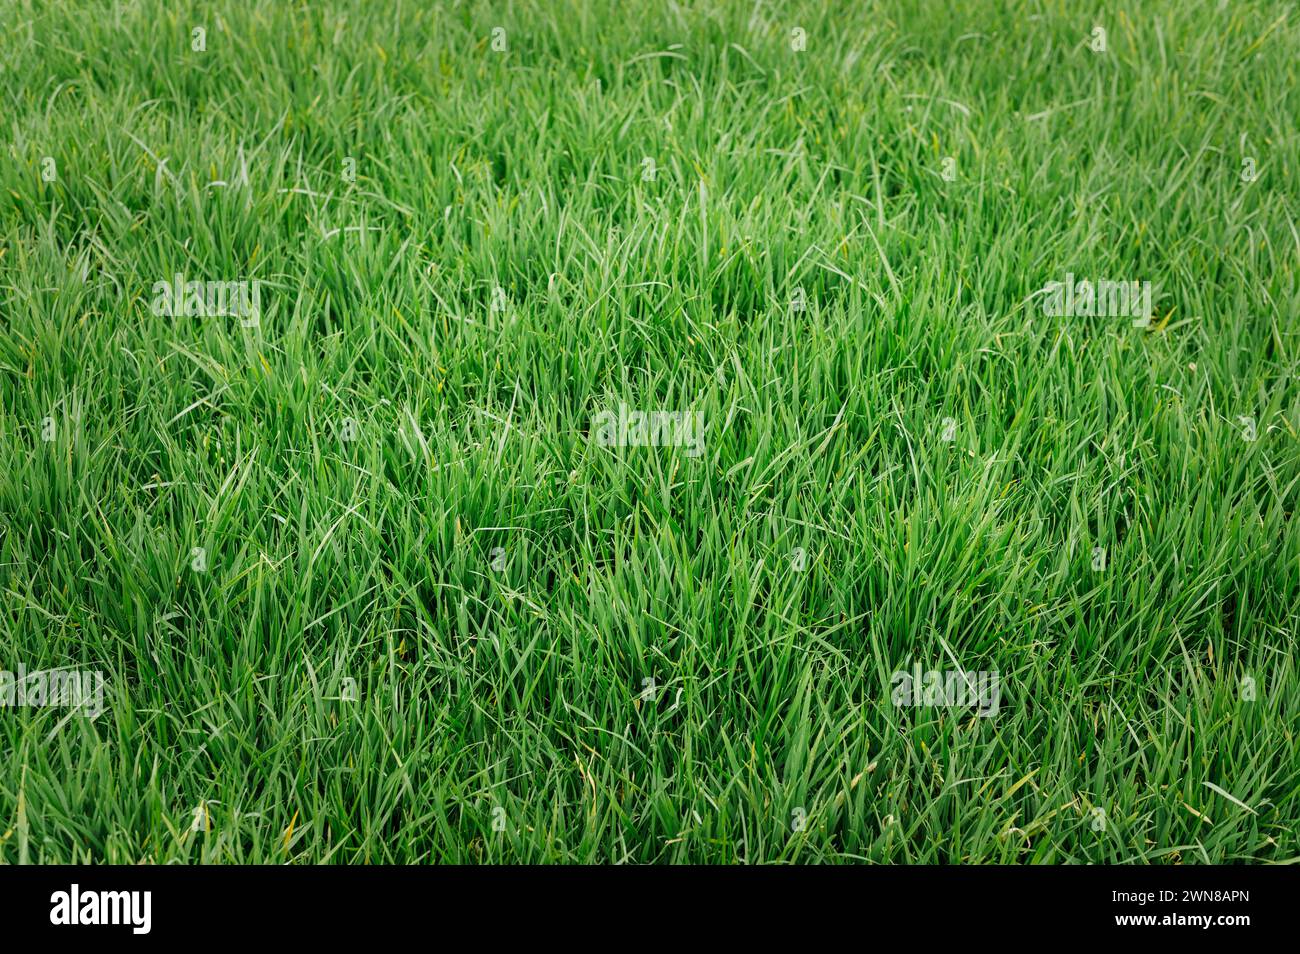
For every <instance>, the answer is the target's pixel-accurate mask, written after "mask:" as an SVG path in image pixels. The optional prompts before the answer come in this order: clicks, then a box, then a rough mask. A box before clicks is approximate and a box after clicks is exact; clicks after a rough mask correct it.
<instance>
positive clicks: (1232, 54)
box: [0, 0, 1300, 863]
mask: <svg viewBox="0 0 1300 954" xmlns="http://www.w3.org/2000/svg"><path fill="white" fill-rule="evenodd" d="M426 6H430V7H432V6H433V5H431V4H430V5H426V4H423V3H413V2H409V0H407V2H402V3H396V2H392V3H382V4H380V3H374V4H349V3H345V2H342V0H322V2H312V3H310V4H308V3H292V2H281V0H274V2H273V0H255V2H247V3H234V2H215V3H202V4H199V3H186V2H182V3H163V2H161V0H138V2H126V3H121V4H110V3H106V2H93V3H78V4H68V3H30V2H13V0H0V96H2V100H0V103H2V105H3V112H4V116H3V125H4V127H5V133H4V134H3V139H0V154H2V156H0V158H2V159H3V161H2V162H0V400H2V401H3V406H2V408H0V466H2V468H3V470H2V473H3V478H2V479H0V669H8V670H16V669H17V666H18V665H19V664H21V665H24V666H25V667H26V668H27V669H28V670H36V669H42V668H53V667H57V666H74V667H81V668H88V669H98V670H101V671H102V672H103V673H104V674H105V678H106V680H107V698H106V705H107V709H106V711H105V712H104V714H103V715H101V716H100V717H99V719H98V720H95V721H91V720H89V719H86V718H83V717H80V716H75V715H74V716H73V717H71V718H69V715H70V713H69V712H68V711H67V710H66V709H60V708H55V707H46V708H4V709H0V753H2V754H3V758H2V759H0V861H4V862H16V861H32V862H74V861H75V862H85V861H106V862H115V863H135V862H141V861H144V862H159V863H161V862H168V861H172V862H174V861H183V862H258V863H275V862H284V861H291V862H300V863H308V862H349V863H357V862H371V863H381V862H400V863H407V862H431V861H458V862H477V861H490V862H501V861H508V862H515V861H525V862H685V861H693V862H791V861H797V862H806V861H860V860H867V861H872V862H889V863H915V862H942V863H955V862H962V863H971V862H976V863H1008V862H1016V863H1019V862H1024V863H1040V862H1051V863H1065V862H1073V863H1084V862H1094V863H1113V862H1153V863H1180V862H1181V863H1198V862H1200V863H1204V862H1216V863H1218V862H1238V861H1256V862H1273V861H1289V860H1294V859H1296V858H1297V857H1298V856H1300V834H1298V832H1297V825H1298V824H1300V740H1298V739H1297V737H1296V731H1297V726H1298V725H1300V672H1297V668H1296V664H1295V661H1294V658H1293V653H1294V650H1295V648H1296V642H1297V632H1298V631H1300V528H1298V527H1297V520H1296V515H1295V507H1296V501H1297V496H1298V495H1300V440H1298V439H1297V435H1298V434H1300V361H1298V360H1297V358H1298V356H1300V339H1298V333H1300V321H1298V315H1300V281H1298V276H1297V265H1298V264H1300V232H1298V228H1300V227H1298V226H1297V224H1296V213H1297V196H1298V195H1300V168H1298V167H1297V160H1298V159H1300V148H1298V147H1300V135H1298V134H1297V131H1296V122H1295V121H1296V117H1297V116H1300V91H1298V90H1300V82H1298V80H1300V77H1298V76H1297V62H1298V60H1297V55H1296V54H1297V49H1300V16H1298V15H1297V12H1296V10H1295V7H1294V5H1292V4H1289V3H1278V2H1249V0H1243V2H1231V3H1220V2H1204V0H1158V2H1152V3H1141V4H1128V5H1125V4H1118V3H1112V2H1105V3H1103V4H1101V5H1100V8H1099V9H1096V8H1092V7H1089V8H1087V9H1079V8H1077V5H1073V4H1071V5H1068V6H1067V5H1066V4H1063V3H1058V2H1033V0H1022V2H1006V3H997V4H994V3H991V2H990V3H974V4H964V3H963V4H955V5H952V4H947V3H939V2H938V0H932V2H920V3H918V2H903V0H885V2H878V3H867V2H858V0H842V2H841V0H834V2H826V3H814V2H804V3H790V4H776V3H762V2H760V3H741V2H734V3H723V2H718V3H714V2H703V0H700V2H686V3H682V2H678V3H671V4H666V3H652V4H647V5H640V4H638V5H618V6H616V5H614V4H613V3H607V2H575V0H535V2H534V0H520V2H510V3H498V4H487V3H459V4H439V5H437V8H436V9H426ZM1097 24H1101V25H1104V26H1105V27H1106V30H1107V50H1106V52H1104V53H1099V52H1094V51H1093V50H1092V49H1091V48H1090V45H1089V44H1090V41H1091V31H1092V28H1093V27H1094V25H1097ZM196 26H204V27H205V28H206V31H207V33H206V50H205V51H203V52H196V51H194V50H192V49H191V37H192V34H191V30H192V29H193V28H194V27H196ZM495 27H502V28H504V29H505V31H506V33H505V37H506V42H507V45H508V48H507V50H506V51H504V52H499V51H497V50H494V49H493V42H492V36H493V29H494V28H495ZM795 27H799V28H800V29H803V30H804V31H806V38H807V40H806V49H805V50H803V51H796V50H794V49H792V41H791V36H792V34H791V30H792V29H793V28H795ZM47 156H48V157H51V158H53V160H54V169H55V173H56V176H55V178H54V179H53V181H46V178H45V177H43V175H42V171H43V160H44V158H45V157H47ZM348 157H352V158H353V159H354V160H355V169H356V176H355V181H349V178H348V177H346V176H345V174H344V172H345V166H347V165H348V164H347V163H346V162H345V160H346V159H347V158H348ZM647 157H648V158H650V159H651V160H653V163H654V166H653V169H654V172H655V174H654V176H653V178H648V177H646V176H645V175H643V173H644V172H645V171H646V170H647V169H649V168H650V167H649V166H648V165H647V164H646V163H645V162H644V160H645V159H646V158H647ZM946 157H951V158H952V159H954V160H955V171H956V175H955V177H949V178H945V176H944V175H943V173H944V171H945V164H944V160H945V158H946ZM1247 157H1249V158H1252V159H1253V160H1254V161H1255V164H1256V168H1257V172H1258V177H1257V178H1256V179H1255V180H1254V181H1252V182H1246V181H1243V177H1242V171H1243V163H1244V160H1245V159H1246V158H1247ZM946 168H947V169H952V168H953V165H952V164H948V166H947V167H946ZM213 180H218V181H223V182H225V183H227V184H226V185H215V186H214V185H211V184H210V183H211V182H212V181H213ZM361 229H364V231H362V230H361ZM335 230H344V231H335ZM176 272H182V273H184V274H185V275H186V277H187V278H189V279H195V280H211V281H240V280H250V281H251V280H260V281H262V282H264V283H265V284H264V286H263V294H262V299H263V305H264V311H263V314H262V317H261V322H260V325H259V326H257V327H243V326H241V324H240V323H239V322H238V321H237V320H236V319H233V318H228V317H226V318H222V317H209V318H202V317H168V316H160V315H156V314H154V313H153V311H152V310H151V307H150V304H151V301H152V299H153V297H154V296H153V293H152V288H153V285H154V283H155V282H157V281H159V280H169V279H170V278H171V277H172V275H173V274H174V273H176ZM1067 272H1072V273H1074V274H1075V275H1076V276H1079V277H1090V278H1092V279H1094V280H1096V279H1100V278H1112V279H1125V280H1146V281H1151V282H1153V283H1155V288H1156V293H1155V316H1154V318H1153V321H1152V324H1151V327H1150V328H1147V329H1143V328H1135V327H1133V325H1132V322H1131V321H1129V320H1128V319H1125V318H1096V317H1077V318H1051V317H1046V316H1044V315H1043V313H1042V309H1041V307H1040V298H1039V296H1038V293H1039V291H1040V290H1041V289H1042V288H1043V287H1044V286H1045V284H1046V283H1048V282H1049V281H1052V280H1059V279H1062V278H1064V277H1065V274H1066V273H1067ZM498 287H499V288H501V289H503V291H504V300H505V308H504V309H503V310H494V309H493V307H492V305H493V301H494V298H495V296H496V292H495V291H494V289H496V288H498ZM800 288H801V289H803V295H804V296H805V298H806V302H807V306H806V307H805V308H803V309H802V310H800V309H798V308H796V307H792V302H793V301H794V300H795V298H796V297H797V296H798V294H799V293H798V292H797V291H796V289H800ZM496 300H497V301H498V302H499V301H500V299H496ZM620 402H622V403H625V404H627V405H628V406H629V407H630V408H633V409H643V410H657V409H662V410H675V409H693V410H696V411H698V412H699V413H700V414H701V415H702V420H703V422H704V427H705V438H704V453H703V454H702V455H700V456H698V457H691V456H689V455H688V454H686V453H684V451H683V449H682V448H675V447H656V446H651V447H605V446H601V445H600V444H598V443H597V442H595V441H594V440H593V439H592V436H591V433H590V432H591V430H592V419H593V417H594V415H595V414H597V413H598V412H599V411H601V410H604V409H607V408H617V406H618V405H619V403H620ZM1241 418H1251V419H1253V422H1254V424H1255V429H1256V434H1257V437H1256V439H1255V440H1254V441H1248V440H1246V439H1245V438H1246V436H1247V429H1248V427H1249V424H1248V423H1246V422H1243V421H1242V420H1240V419H1241ZM47 419H48V420H47ZM945 419H951V421H952V424H946V423H945ZM51 428H52V429H51ZM353 428H355V430H353ZM43 430H44V431H45V432H46V434H43ZM945 430H947V431H950V436H951V437H952V440H951V441H945V440H944V436H945V434H944V432H945ZM47 434H48V435H49V436H52V437H53V439H52V440H48V441H47V440H44V439H43V437H44V436H46V435H47ZM351 434H355V437H356V439H355V440H345V439H343V438H344V437H347V436H349V435H351ZM199 547H201V548H203V549H204V552H205V554H206V557H205V559H206V567H205V568H204V569H202V570H196V569H194V568H193V567H194V560H193V553H194V548H199ZM497 548H500V550H499V551H498V550H497ZM796 548H802V549H803V550H804V551H805V554H806V560H807V563H806V567H805V568H804V569H803V570H802V571H799V570H798V569H796V567H795V565H794V563H795V557H794V556H793V554H794V551H795V549H796ZM1094 548H1104V549H1105V551H1106V558H1105V568H1104V569H1103V570H1100V571H1094V570H1093V568H1092V558H1091V554H1092V552H1093V549H1094ZM494 563H495V565H496V566H497V567H500V569H495V568H494ZM200 565H202V563H200ZM914 664H920V665H921V666H922V667H923V668H926V669H951V668H954V666H956V665H960V666H961V667H962V668H965V669H971V670H997V671H998V672H999V673H1000V680H1001V691H1002V698H1001V704H1000V708H999V711H998V713H997V715H996V716H995V717H991V718H978V717H976V716H975V714H974V712H973V711H972V710H971V709H957V708H941V707H931V708H924V707H923V708H900V707H895V706H893V705H892V704H891V701H890V678H891V674H892V673H893V672H894V671H895V670H903V669H909V668H910V667H911V666H912V665H914ZM345 678H352V679H355V680H356V683H357V686H358V688H359V700H358V701H356V702H352V701H348V700H345V699H342V698H340V696H341V695H342V687H343V685H344V684H343V680H344V679H345ZM1247 679H1251V680H1254V681H1255V685H1256V686H1257V691H1256V692H1255V693H1254V696H1255V698H1254V699H1251V698H1249V696H1251V695H1252V694H1251V693H1250V692H1248V691H1245V690H1244V688H1243V687H1244V686H1246V685H1248V683H1247V682H1246V680H1247ZM645 680H653V683H646V682H645ZM651 685H652V686H653V690H654V691H653V698H651V697H649V696H646V697H645V698H643V697H642V696H643V693H644V690H645V688H646V687H647V686H651ZM200 804H204V805H206V817H205V818H204V819H203V825H202V828H203V830H201V831H198V832H195V831H193V830H192V827H193V826H192V824H191V823H192V820H193V818H194V813H195V809H196V807H198V806H199V805H200ZM498 809H499V810H498ZM1094 809H1100V810H1101V812H1103V813H1104V815H1098V814H1097V812H1096V811H1094ZM799 811H802V812H803V817H805V818H806V824H805V825H803V826H802V830H794V829H795V828H796V827H799V826H797V825H792V819H795V818H796V817H798V816H797V814H796V813H797V812H799ZM1103 820H1104V824H1101V821H1103ZM496 822H500V823H501V824H503V825H504V830H502V831H499V830H497V828H498V827H501V824H494V823H496Z"/></svg>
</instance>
